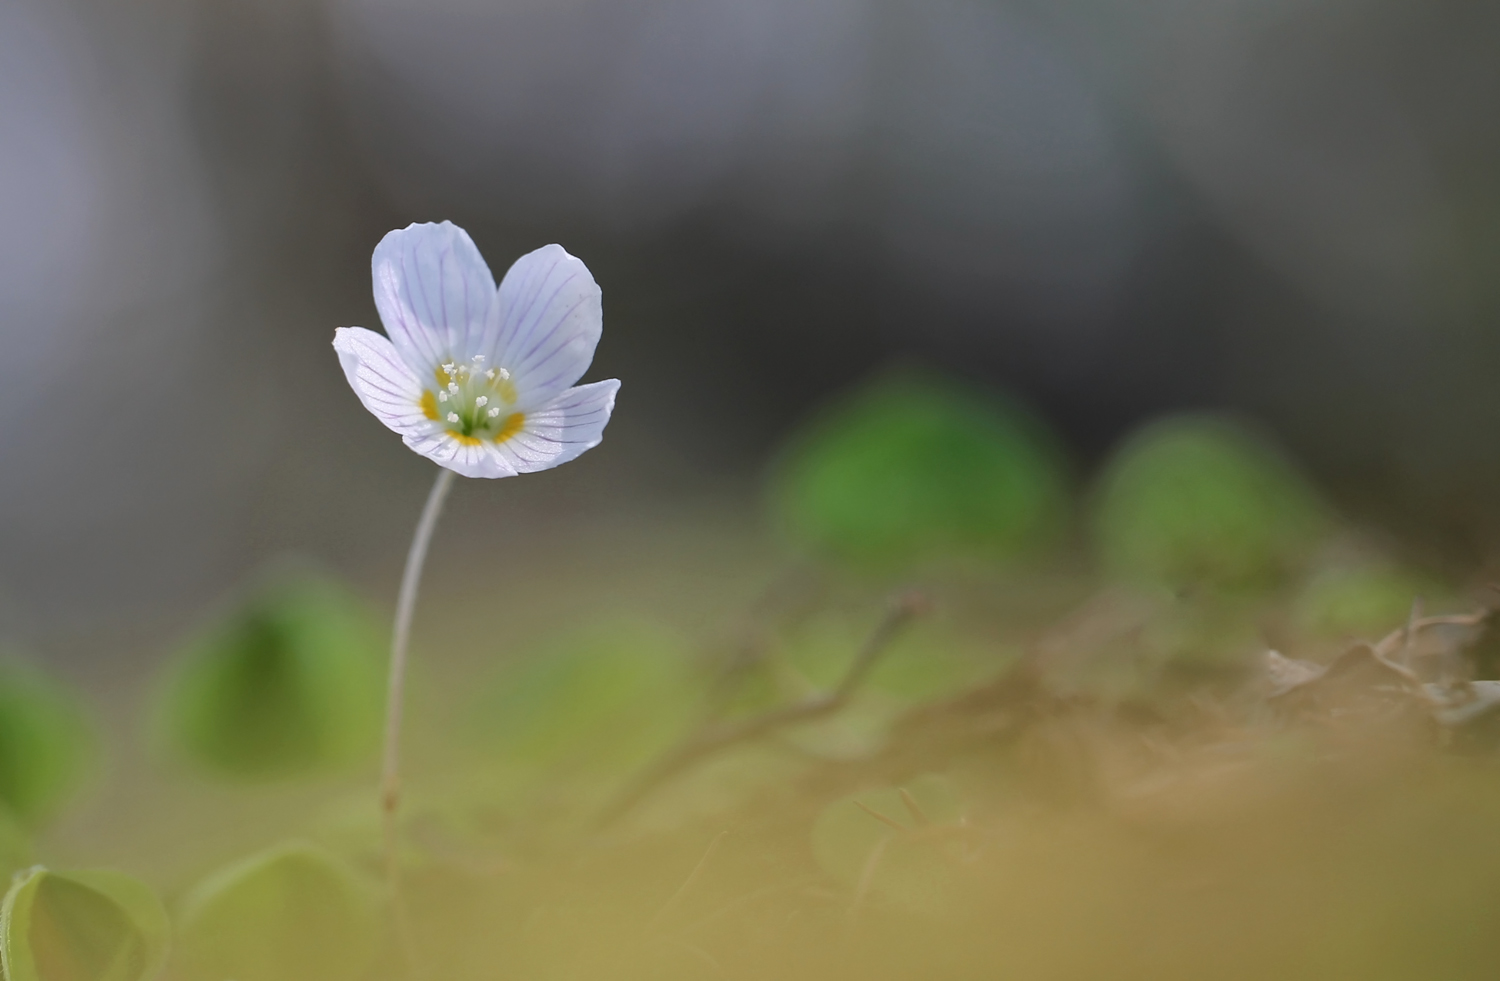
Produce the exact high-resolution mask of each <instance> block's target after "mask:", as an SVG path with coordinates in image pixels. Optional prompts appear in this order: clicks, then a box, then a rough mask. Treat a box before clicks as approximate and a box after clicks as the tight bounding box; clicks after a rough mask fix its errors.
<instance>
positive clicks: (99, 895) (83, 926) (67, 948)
mask: <svg viewBox="0 0 1500 981" xmlns="http://www.w3.org/2000/svg"><path fill="white" fill-rule="evenodd" d="M168 933H169V927H168V923H167V914H166V911H165V910H163V909H162V906H161V903H160V902H159V901H158V900H157V898H156V895H155V894H154V893H153V892H152V891H151V890H150V889H149V888H148V887H147V886H145V885H144V884H142V883H140V882H137V881H136V880H135V879H132V878H130V877H129V876H127V875H124V874H122V873H119V872H110V871H103V870H95V871H82V872H52V871H48V870H47V869H44V868H42V867H41V866H37V867H36V868H33V869H32V870H30V871H29V872H27V873H24V874H21V875H18V876H17V877H16V879H15V881H14V882H13V883H12V885H11V887H10V892H9V893H7V894H6V896H5V903H4V905H3V907H0V960H3V963H4V967H5V977H6V979H7V981H144V979H147V978H152V977H155V976H156V974H157V973H158V972H159V971H160V970H161V966H162V962H163V961H164V960H165V959H166V954H167V941H168Z"/></svg>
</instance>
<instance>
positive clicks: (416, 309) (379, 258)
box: [370, 221, 495, 373]
mask: <svg viewBox="0 0 1500 981" xmlns="http://www.w3.org/2000/svg"><path fill="white" fill-rule="evenodd" d="M370 268H371V272H372V273H373V275H374V278H375V306H376V308H377V309H379V311H380V319H381V321H382V322H383V323H384V324H385V330H386V333H387V334H389V335H390V337H391V342H392V343H394V344H395V345H396V349H397V350H398V351H400V352H401V357H402V358H403V359H405V361H406V363H407V364H408V365H410V366H411V367H412V369H413V370H415V371H417V372H419V373H425V372H430V371H432V369H434V368H436V367H437V366H438V365H440V364H442V363H443V362H444V361H447V360H449V359H454V358H457V359H459V360H466V359H468V358H469V357H470V356H471V355H473V354H481V353H484V352H482V351H481V350H480V349H479V346H480V344H481V343H482V339H483V335H484V332H485V325H486V323H488V322H489V321H490V320H491V319H492V317H491V307H492V306H493V305H494V302H495V278H494V276H492V275H491V274H490V267H489V266H488V265H486V264H485V261H484V258H483V257H482V256H481V255H480V254H479V249H477V248H475V246H474V242H473V240H472V239H470V238H469V233H468V232H465V231H464V230H463V229H462V228H459V227H458V226H457V225H454V224H453V223H451V222H446V221H445V222H441V223H438V224H420V225H416V224H414V225H408V226H407V227H405V228H402V229H398V230H397V231H394V232H390V233H389V234H387V235H386V236H385V238H383V239H381V240H380V244H379V245H377V246H376V247H375V254H374V256H373V257H372V258H371V261H370Z"/></svg>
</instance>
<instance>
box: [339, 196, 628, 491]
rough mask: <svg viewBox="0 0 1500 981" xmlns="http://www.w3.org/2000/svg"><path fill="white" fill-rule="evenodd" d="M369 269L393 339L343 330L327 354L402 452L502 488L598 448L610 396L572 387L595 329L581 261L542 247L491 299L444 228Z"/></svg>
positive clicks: (596, 308) (427, 230) (417, 236)
mask: <svg viewBox="0 0 1500 981" xmlns="http://www.w3.org/2000/svg"><path fill="white" fill-rule="evenodd" d="M371 266H372V268H373V270H374V274H375V306H376V308H377V309H378V310H379V311H380V319H381V320H382V321H383V322H384V323H385V329H386V333H387V334H389V335H390V336H389V338H387V337H385V336H384V335H381V334H377V333H376V332H374V331H372V330H366V329H364V328H363V327H340V328H339V329H338V330H337V331H335V332H334V338H333V347H334V350H336V351H337V352H338V355H339V362H340V363H341V364H342V365H343V366H344V374H345V376H346V377H347V378H348V379H349V384H350V385H351V386H353V388H354V391H355V393H356V394H357V395H358V396H359V400H360V401H361V402H363V403H364V406H365V408H367V409H369V410H370V411H371V412H373V413H374V414H375V417H376V418H377V419H379V420H380V421H381V422H383V423H385V424H386V426H387V427H389V428H390V429H392V430H394V431H395V432H397V433H400V434H401V439H402V440H403V441H404V442H405V443H406V445H407V446H409V447H411V448H412V449H413V450H416V451H417V452H418V453H420V454H422V455H423V456H425V457H427V458H428V459H430V460H433V461H435V462H436V463H438V464H440V465H442V466H444V467H447V468H448V469H449V470H453V471H456V472H458V473H460V474H463V475H464V476H465V477H511V476H514V475H515V474H518V473H532V472H534V471H537V470H547V469H549V468H551V467H555V466H557V465H558V464H560V463H566V462H568V461H569V460H571V459H573V458H574V457H576V456H578V455H579V454H580V453H583V452H584V451H585V450H588V449H590V448H592V447H594V446H597V445H599V441H600V439H602V438H603V435H604V427H605V425H606V424H607V423H608V422H609V415H610V412H611V411H612V410H613V409H614V405H615V392H617V391H618V390H619V388H620V383H619V382H618V381H616V380H614V379H611V380H609V381H602V382H594V383H593V384H590V385H578V386H577V387H574V383H575V382H576V381H578V379H579V378H580V377H582V376H583V373H584V371H585V370H587V368H588V366H589V362H590V361H592V360H593V358H594V347H595V345H597V344H598V343H599V334H600V331H601V330H602V328H603V319H604V318H603V311H602V308H601V306H600V302H599V286H598V284H596V283H595V282H594V277H593V276H591V275H590V274H589V271H588V269H587V267H585V266H584V264H583V263H582V262H580V261H579V260H578V259H576V258H574V257H573V256H571V255H569V254H568V253H567V252H565V251H564V250H563V248H562V247H561V246H558V245H548V246H546V247H544V248H540V249H537V250H536V251H535V252H531V253H528V254H527V255H524V256H522V257H521V258H520V259H517V260H516V264H515V265H513V266H511V267H510V271H509V272H507V273H506V274H505V278H504V279H503V280H501V282H500V286H499V288H498V289H496V287H495V279H494V277H493V276H491V275H490V270H489V267H488V266H487V265H485V262H484V259H483V258H482V257H481V256H480V255H479V250H478V249H477V248H475V247H474V243H473V241H472V240H470V238H469V236H468V233H467V232H465V231H464V230H463V229H462V228H459V227H458V226H456V225H453V224H452V223H450V222H446V221H445V222H443V223H441V224H437V225H432V224H425V225H409V226H408V227H406V228H404V229H401V230H399V231H394V232H391V233H390V234H388V235H387V236H386V237H385V238H383V239H381V240H380V244H379V245H377V246H376V247H375V255H374V257H373V259H372V260H371ZM440 404H441V408H439V405H440Z"/></svg>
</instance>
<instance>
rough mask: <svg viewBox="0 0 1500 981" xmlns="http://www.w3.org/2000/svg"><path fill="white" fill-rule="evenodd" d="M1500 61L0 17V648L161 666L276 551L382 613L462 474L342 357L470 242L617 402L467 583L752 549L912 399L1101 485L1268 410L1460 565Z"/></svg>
mask: <svg viewBox="0 0 1500 981" xmlns="http://www.w3.org/2000/svg"><path fill="white" fill-rule="evenodd" d="M1497 51H1500V5H1497V4H1484V3H1473V2H1457V0H1453V2H1448V0H1312V2H1302V3H1288V2H1285V0H1050V2H1046V3H1042V2H1037V0H1030V2H1027V0H1017V2H1004V0H920V2H918V0H131V2H124V3H122V2H104V0H0V134H3V136H0V218H3V226H0V228H3V231H0V408H3V411H4V413H5V416H4V417H5V419H6V420H7V423H6V425H4V427H3V428H0V634H3V635H4V636H5V637H8V638H10V639H11V640H14V641H19V642H22V643H24V644H26V645H28V646H31V647H33V648H40V649H42V650H51V651H55V652H56V651H61V652H67V651H69V650H73V649H77V650H79V651H84V650H88V651H92V652H95V653H98V654H101V655H102V654H105V653H108V652H107V651H106V650H104V649H102V648H101V647H100V644H99V638H101V637H109V638H114V639H115V640H116V641H117V642H118V643H119V644H121V645H123V646H129V643H130V641H129V640H128V638H131V637H140V638H150V637H157V636H167V635H169V634H171V633H172V632H173V631H178V630H180V629H182V624H183V623H185V622H186V621H187V620H188V619H189V618H190V617H191V616H192V615H193V611H195V610H197V609H199V608H200V607H201V606H202V604H204V603H205V602H207V601H209V600H212V599H213V598H214V597H216V596H218V595H220V594H221V593H222V592H223V591H224V589H226V588H227V587H228V586H229V585H230V584H232V583H234V582H235V581H237V580H238V579H240V578H241V577H242V576H243V575H244V574H245V573H246V572H247V571H248V570H249V569H251V568H253V567H254V566H256V565H257V564H258V563H260V562H261V561H263V560H265V559H266V558H268V557H270V556H273V555H276V554H279V553H282V552H284V551H287V550H296V551H301V552H304V553H307V554H311V555H313V556H316V557H318V558H320V559H322V560H323V561H325V562H327V563H329V564H330V565H332V566H333V567H335V568H337V569H339V570H342V571H344V572H346V573H347V574H349V575H351V576H353V577H354V578H356V579H357V580H359V581H361V582H363V583H365V584H366V585H367V586H369V587H370V588H371V589H372V590H373V591H374V593H375V594H376V595H377V596H386V595H388V594H389V593H391V592H392V591H393V589H394V579H395V574H396V569H397V568H398V564H399V562H400V559H401V556H402V554H403V551H404V548H405V541H406V538H407V536H408V535H409V533H410V529H411V526H412V524H413V522H414V521H415V517H416V511H417V509H418V507H419V506H420V501H421V498H422V495H423V493H424V491H425V486H426V484H427V482H428V481H429V480H430V475H431V465H430V464H428V463H427V462H426V461H424V460H421V459H419V458H418V457H416V456H415V455H413V454H411V453H409V452H408V451H406V450H405V449H404V448H403V447H402V446H401V444H400V442H399V440H397V439H396V438H395V437H394V436H393V435H391V434H390V433H388V432H386V431H385V430H384V429H383V428H382V427H381V426H380V425H379V424H378V423H377V422H376V421H375V420H374V419H373V418H372V417H370V416H369V415H368V414H367V413H365V412H364V410H363V409H362V408H361V407H360V406H359V404H358V402H357V401H356V399H355V398H354V396H353V395H352V393H351V392H350V391H349V390H348V387H347V385H346V384H345V382H344V379H343V377H342V375H341V373H340V371H339V369H338V365H337V361H336V359H335V357H334V355H333V352H332V350H331V348H330V347H329V342H330V340H331V337H332V332H333V329H334V328H335V327H338V326H341V325H347V324H362V325H364V326H369V327H377V326H378V323H377V322H376V316H375V311H374V306H373V303H372V301H371V297H370V282H369V256H370V251H371V249H372V248H373V246H374V244H375V243H376V242H377V241H378V239H379V237H380V236H381V235H382V234H383V233H384V232H386V231H387V230H389V229H391V228H394V227H398V226H402V225H405V224H407V223H408V222H411V221H425V220H438V219H443V218H449V219H452V220H453V221H455V222H457V223H459V224H461V225H463V226H465V227H466V228H468V229H469V230H470V231H471V233H472V234H473V235H474V238H475V239H476V241H477V242H478V243H479V246H480V248H481V250H482V251H483V252H484V253H485V255H486V257H487V258H488V259H489V261H490V263H491V265H492V266H493V267H494V268H495V271H496V274H497V277H498V275H499V274H500V273H501V272H503V270H504V268H505V267H506V266H507V265H508V264H509V262H510V261H512V260H513V259H514V258H515V257H516V256H518V255H520V254H521V253H522V252H524V251H526V250H529V249H531V248H535V247H537V246H540V245H542V244H545V243H547V242H550V241H557V242H561V243H562V244H564V245H565V246H566V247H567V248H568V249H569V250H570V251H571V252H573V253H575V254H576V255H579V256H581V257H582V258H583V259H584V260H585V261H586V262H587V263H588V264H589V266H590V268H591V269H592V270H593V271H594V273H595V276H596V278H597V279H598V280H599V282H600V283H601V285H602V286H603V289H604V296H605V314H606V318H605V323H606V330H605V333H604V341H603V344H602V345H601V347H600V349H599V354H598V358H597V360H596V362H595V368H594V370H593V371H592V372H591V373H590V375H589V376H588V377H589V378H591V379H592V378H605V377H619V378H621V379H622V380H623V381H624V387H623V391H622V394H621V397H620V401H619V406H618V411H617V413H616V416H615V421H614V422H613V424H612V425H611V428H610V430H609V435H608V438H607V439H606V441H605V443H604V444H603V445H602V446H601V447H600V448H599V449H597V450H595V451H594V452H592V453H590V454H589V455H588V456H587V457H585V458H584V459H583V460H581V461H580V462H578V463H576V464H572V465H570V466H568V467H566V468H562V469H560V470H559V471H556V472H553V473H548V474H544V475H541V476H537V477H528V478H526V479H525V480H524V481H499V482H494V483H492V484H488V485H487V486H483V487H478V486H476V485H475V484H474V483H472V482H470V483H466V484H465V485H464V486H463V487H461V488H460V491H461V493H460V495H459V500H458V501H457V502H456V504H455V515H454V516H453V518H452V520H451V522H450V523H449V524H448V525H446V526H445V530H444V533H443V534H444V535H445V536H447V544H442V543H440V545H439V549H440V550H441V549H443V548H448V549H451V550H452V551H450V553H449V554H450V555H460V556H465V557H467V558H468V559H474V558H476V557H477V558H480V559H482V560H483V561H484V562H486V563H490V564H492V565H500V566H505V565H506V564H507V563H510V564H515V563H516V562H520V561H530V560H531V559H529V558H526V557H528V556H532V557H534V556H536V555H539V554H543V553H545V552H546V550H547V549H548V548H549V547H551V543H553V542H555V541H563V540H566V541H575V542H576V541H579V540H581V539H579V538H578V536H579V535H580V534H581V532H580V529H585V530H587V529H590V528H596V527H602V526H604V525H606V524H609V523H610V522H614V523H616V524H619V523H621V522H623V523H625V524H627V525H628V524H631V523H637V524H639V525H640V526H641V527H647V526H649V525H650V523H651V522H669V521H671V520H672V519H673V516H674V515H678V514H681V513H686V512H692V513H699V512H700V511H701V510H702V509H703V508H705V507H707V508H709V509H710V510H712V506H711V505H705V504H704V503H703V502H705V501H724V502H728V503H727V505H726V508H727V509H728V510H729V511H730V512H735V509H736V508H738V509H740V510H741V511H743V513H745V514H747V515H753V511H751V510H750V509H749V505H750V504H751V502H753V499H754V494H755V479H756V478H757V475H758V474H759V472H760V470H761V468H762V467H763V465H764V463H765V460H766V459H767V454H768V453H769V452H770V451H771V450H772V449H773V448H774V447H775V445H776V443H777V441H778V439H779V438H780V437H781V436H783V435H784V434H785V433H786V432H787V431H788V429H789V427H790V426H791V425H792V424H793V423H794V422H795V421H796V420H798V419H799V418H800V417H802V416H803V415H804V414H805V413H806V412H808V411H809V410H810V409H811V408H812V407H814V406H815V405H817V404H818V403H819V402H820V401H821V400H824V399H826V398H827V397H829V396H830V395H831V394H833V393H836V392H837V391H838V390H840V389H842V388H844V387H846V386H848V385H850V384H851V383H855V382H857V381H858V380H859V379H861V378H862V377H864V376H866V375H868V374H869V373H870V372H871V371H872V370H874V369H876V368H878V367H879V366H881V365H883V364H885V363H887V362H890V361H892V360H896V359H903V358H905V359H913V360H918V361H923V362H926V363H929V364H931V365H935V366H937V367H939V368H942V369H945V370H947V371H949V372H952V373H954V374H957V375H962V376H968V377H971V378H973V379H976V380H979V381H981V382H984V383H994V384H999V385H1003V386H1005V387H1007V388H1008V389H1010V390H1011V391H1013V392H1015V393H1017V394H1019V395H1020V396H1021V397H1022V398H1024V399H1025V400H1027V401H1029V402H1030V403H1031V404H1032V405H1033V406H1034V407H1035V408H1036V409H1037V410H1038V412H1039V413H1040V414H1041V415H1042V416H1044V417H1045V418H1046V419H1048V420H1049V421H1050V422H1051V423H1052V424H1053V425H1054V426H1056V427H1057V428H1058V430H1059V431H1060V432H1061V434H1062V435H1063V437H1064V439H1065V440H1066V441H1067V443H1068V444H1069V445H1070V446H1071V447H1072V449H1073V451H1074V454H1075V456H1076V459H1077V461H1078V462H1079V465H1080V473H1084V474H1086V473H1087V471H1088V468H1089V467H1090V466H1092V465H1093V464H1095V463H1097V462H1098V461H1099V460H1100V458H1101V457H1102V456H1103V454H1104V453H1106V452H1107V451H1108V448H1109V447H1110V445H1111V444H1112V442H1113V441H1114V440H1116V439H1117V438H1118V437H1119V436H1120V435H1122V434H1123V433H1124V432H1126V431H1127V430H1129V429H1130V428H1132V427H1133V426H1135V425H1136V424H1137V423H1139V422H1141V421H1142V420H1144V419H1146V418H1148V417H1150V416H1152V415H1154V414H1158V413H1161V412H1164V411H1168V410H1172V409H1179V408H1205V407H1206V408H1229V409H1235V410H1238V411H1241V412H1244V413H1247V414H1249V415H1251V416H1253V417H1255V418H1257V419H1259V420H1260V421H1261V422H1262V423H1264V424H1265V425H1266V426H1267V427H1268V428H1269V429H1270V430H1271V431H1273V432H1274V433H1276V434H1277V435H1278V436H1279V437H1280V439H1281V440H1282V441H1283V442H1284V443H1285V445H1286V446H1287V447H1288V448H1289V449H1290V450H1291V451H1292V452H1293V453H1294V454H1295V455H1296V456H1297V457H1298V458H1299V459H1300V460H1301V461H1302V462H1303V463H1304V464H1305V465H1306V466H1307V467H1308V468H1309V469H1310V470H1311V471H1312V472H1313V473H1314V475H1315V476H1316V477H1317V478H1319V479H1320V480H1321V482H1322V483H1323V484H1324V486H1325V487H1326V488H1328V490H1329V493H1330V495H1331V496H1332V497H1333V499H1334V500H1335V501H1336V502H1337V503H1338V504H1339V505H1341V506H1342V507H1343V508H1344V509H1345V510H1346V511H1347V512H1349V513H1350V514H1351V515H1352V516H1353V517H1354V518H1355V519H1356V520H1358V521H1361V522H1364V523H1367V524H1369V525H1373V526H1377V527H1383V528H1388V529H1392V530H1393V532H1394V533H1396V534H1398V535H1399V536H1401V537H1400V540H1401V542H1402V543H1403V547H1405V548H1406V549H1408V550H1409V551H1410V552H1411V553H1412V554H1414V555H1417V556H1419V557H1420V559H1421V561H1425V562H1429V563H1434V564H1447V565H1449V566H1450V567H1452V568H1457V569H1470V568H1472V567H1474V566H1476V565H1478V564H1481V563H1483V562H1485V561H1486V556H1487V555H1488V554H1489V551H1490V549H1491V548H1492V547H1493V546H1494V545H1495V544H1496V543H1497V541H1500V508H1497V507H1496V506H1495V501H1496V500H1497V498H1500V377H1497V376H1500V330H1497V328H1500V277H1497V275H1496V271H1497V269H1500V57H1496V52H1497ZM695 509H697V510H695ZM747 520H748V519H747ZM569 535H571V536H573V537H572V538H567V536H569ZM598 540H599V541H604V540H606V539H598ZM522 541H524V542H526V543H529V544H527V545H526V546H525V547H524V548H523V547H520V546H517V545H514V544H513V543H514V542H522ZM611 541H614V540H611ZM464 542H468V543H469V544H468V545H465V544H464ZM599 547H600V548H603V547H604V546H599ZM611 547H613V546H611ZM584 551H585V552H587V548H585V549H584ZM439 554H440V555H441V551H440V552H439ZM497 556H498V557H497ZM616 559H617V560H618V561H622V562H624V561H626V560H627V559H628V557H625V558H621V557H619V556H616ZM552 568H553V570H554V573H555V571H556V568H557V567H556V566H553V567H552ZM435 574H436V575H438V576H441V575H442V572H441V569H440V568H439V569H438V570H437V571H436V573H435ZM84 638H87V640H85V639H84Z"/></svg>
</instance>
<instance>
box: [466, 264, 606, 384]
mask: <svg viewBox="0 0 1500 981" xmlns="http://www.w3.org/2000/svg"><path fill="white" fill-rule="evenodd" d="M599 296H600V294H599V284H597V283H595V282H594V277H593V276H592V275H591V274H590V273H589V270H588V267H587V266H585V265H584V264H583V262H582V261H581V260H579V259H577V258H576V257H574V256H571V255H569V254H568V253H567V251H566V250H564V249H563V247H562V246H560V245H548V246H544V247H543V248H540V249H537V250H536V251H535V252H530V253H527V254H526V255H523V256H522V257H521V258H519V259H517V260H516V263H515V265H513V266H511V267H510V270H509V271H508V272H506V274H505V278H504V279H502V280H501V281H500V293H499V301H498V302H497V303H496V305H495V307H494V308H493V309H492V310H491V311H490V322H489V329H488V333H487V335H486V338H485V343H484V349H483V350H482V351H479V352H476V353H481V354H484V355H485V356H486V357H489V358H491V359H492V362H491V363H493V364H495V365H497V366H499V367H503V368H507V369H509V371H510V373H511V380H512V382H513V383H514V384H515V386H516V392H517V397H518V400H519V401H518V402H517V407H518V408H520V409H522V410H525V409H527V408H528V407H540V406H541V405H542V404H543V403H545V402H547V401H548V400H550V399H552V398H554V397H555V396H557V395H558V394H559V393H561V392H562V391H564V390H565V389H567V388H568V387H569V386H570V385H572V384H573V383H574V382H576V381H578V379H580V378H582V377H583V373H584V372H585V371H587V370H588V366H589V362H591V361H593V360H594V348H595V347H596V346H597V345H598V343H599V334H600V332H601V331H602V330H603V328H604V311H603V307H602V305H601V303H600V299H599Z"/></svg>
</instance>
